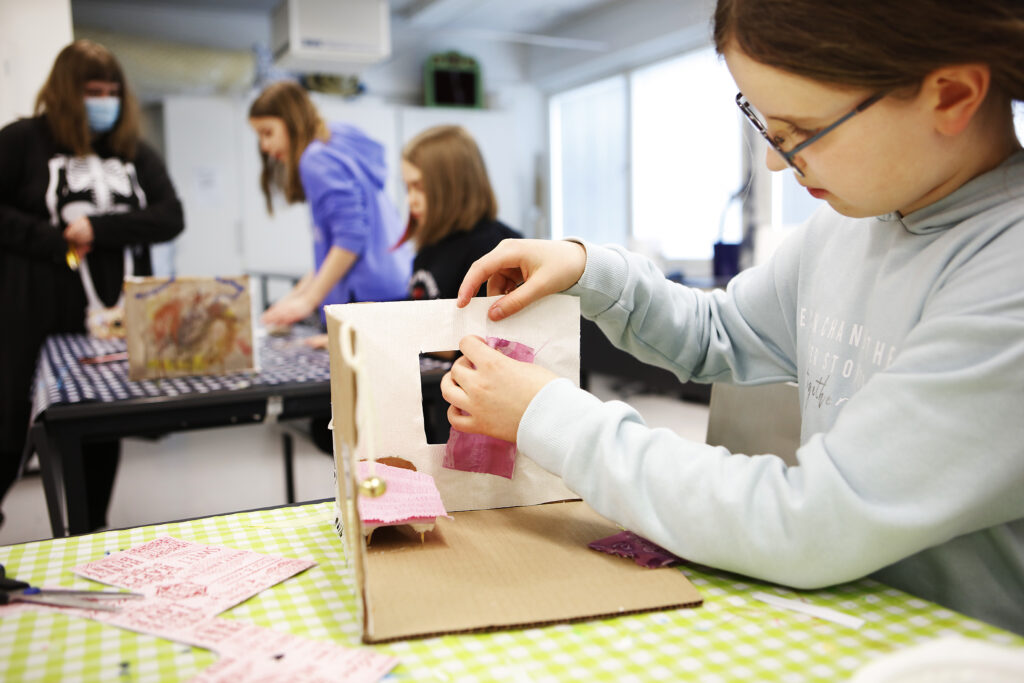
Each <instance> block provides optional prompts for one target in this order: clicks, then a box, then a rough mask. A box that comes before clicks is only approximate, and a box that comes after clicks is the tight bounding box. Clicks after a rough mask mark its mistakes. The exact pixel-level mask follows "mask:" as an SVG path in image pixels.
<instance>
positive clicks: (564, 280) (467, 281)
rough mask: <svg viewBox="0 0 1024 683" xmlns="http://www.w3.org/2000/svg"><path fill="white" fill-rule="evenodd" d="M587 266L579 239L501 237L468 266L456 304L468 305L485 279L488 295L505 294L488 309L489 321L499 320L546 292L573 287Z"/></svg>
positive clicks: (545, 294)
mask: <svg viewBox="0 0 1024 683" xmlns="http://www.w3.org/2000/svg"><path fill="white" fill-rule="evenodd" d="M586 265H587V251H586V249H584V248H583V245H582V244H579V243H578V242H566V241H562V240H525V239H514V240H502V242H501V243H500V244H499V245H498V246H497V247H495V248H494V249H493V250H492V251H491V252H490V253H488V254H485V255H484V256H482V257H480V258H479V259H477V260H476V261H475V262H474V263H473V265H472V266H470V268H469V271H467V272H466V277H465V278H464V279H463V280H462V286H461V287H459V297H458V300H457V303H456V305H457V306H459V308H462V307H463V306H465V305H466V304H468V303H469V300H470V299H471V298H473V295H474V294H475V293H476V292H477V291H478V290H479V289H480V285H482V284H483V283H484V282H486V283H487V295H488V296H494V295H495V294H504V296H503V297H501V298H500V299H498V300H497V301H495V302H494V304H493V305H492V306H491V308H490V310H489V311H488V312H487V315H488V317H489V318H490V319H491V320H501V319H502V318H507V317H508V316H510V315H512V314H513V313H518V312H519V311H521V310H523V309H524V308H526V307H527V306H528V305H530V304H531V303H533V302H534V301H536V300H538V299H540V298H543V297H545V296H547V295H548V294H555V293H557V292H562V291H565V290H566V289H568V288H569V287H572V286H573V285H574V284H576V282H578V281H579V279H580V276H581V275H583V269H584V268H585V267H586Z"/></svg>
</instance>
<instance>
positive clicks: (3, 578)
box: [0, 564, 146, 612]
mask: <svg viewBox="0 0 1024 683" xmlns="http://www.w3.org/2000/svg"><path fill="white" fill-rule="evenodd" d="M144 597H146V596H144V595H142V594H141V593H121V592H118V591H76V590H67V589H59V588H34V587H32V586H30V585H29V584H27V583H25V582H24V581H18V580H17V579H12V578H9V577H8V576H7V575H6V572H5V571H4V566H3V565H2V564H0V605H6V604H9V603H12V602H31V603H34V604H38V605H52V606H54V607H78V608H80V609H98V610H103V611H104V612H117V611H119V609H120V608H119V607H116V606H114V605H105V604H103V602H102V601H103V600H123V599H125V598H127V599H136V598H144Z"/></svg>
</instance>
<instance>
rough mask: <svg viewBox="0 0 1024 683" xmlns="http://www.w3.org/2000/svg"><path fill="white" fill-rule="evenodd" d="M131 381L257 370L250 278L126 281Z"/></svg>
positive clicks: (126, 318) (126, 320) (141, 279)
mask: <svg viewBox="0 0 1024 683" xmlns="http://www.w3.org/2000/svg"><path fill="white" fill-rule="evenodd" d="M124 287H125V331H126V335H125V341H126V344H127V349H128V377H129V379H132V380H141V379H154V378H159V377H182V376H186V375H221V374H226V373H230V372H237V371H242V370H254V369H255V368H256V358H255V353H254V347H253V321H252V317H253V313H252V304H251V297H250V295H249V278H248V276H245V275H243V276H239V277H178V278H167V277H130V278H125V285H124Z"/></svg>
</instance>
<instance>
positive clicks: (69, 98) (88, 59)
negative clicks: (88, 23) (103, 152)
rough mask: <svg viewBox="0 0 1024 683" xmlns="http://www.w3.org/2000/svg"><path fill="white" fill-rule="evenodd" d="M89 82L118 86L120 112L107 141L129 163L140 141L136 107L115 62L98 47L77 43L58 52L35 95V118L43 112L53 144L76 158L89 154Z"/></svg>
mask: <svg viewBox="0 0 1024 683" xmlns="http://www.w3.org/2000/svg"><path fill="white" fill-rule="evenodd" d="M88 81H109V82H112V83H117V84H118V85H119V86H121V113H120V115H119V116H118V118H117V122H116V123H115V124H114V127H113V128H112V129H111V131H110V132H109V133H108V134H107V136H106V140H107V143H108V144H109V145H110V148H111V151H112V152H114V154H116V155H118V156H119V157H121V158H123V159H133V158H134V157H135V146H136V145H137V144H138V141H139V105H138V102H136V100H135V96H134V95H133V94H132V91H131V89H130V88H129V87H128V83H127V81H125V78H124V71H122V69H121V65H120V64H119V63H118V61H117V58H116V57H114V55H113V53H111V52H110V50H108V49H107V48H105V47H103V46H102V45H100V44H99V43H94V42H92V41H91V40H76V41H75V42H73V43H71V44H70V45H68V46H66V47H65V48H64V49H63V50H61V51H60V54H58V55H57V59H56V60H54V62H53V68H52V69H50V75H49V76H48V77H47V79H46V83H44V84H43V87H42V89H41V90H40V91H39V94H38V95H37V96H36V110H35V111H36V114H46V121H47V123H48V124H49V126H50V130H51V131H52V133H53V137H54V139H55V140H56V141H57V144H58V145H60V146H62V147H65V148H67V149H69V150H71V152H72V154H74V155H75V156H86V155H88V154H91V153H92V152H93V151H94V150H93V148H92V137H93V135H92V132H91V131H90V130H89V120H88V117H86V115H85V84H86V83H87V82H88Z"/></svg>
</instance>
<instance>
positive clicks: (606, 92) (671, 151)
mask: <svg viewBox="0 0 1024 683" xmlns="http://www.w3.org/2000/svg"><path fill="white" fill-rule="evenodd" d="M735 95H736V86H735V85H734V83H733V80H732V77H731V76H730V75H729V72H728V71H727V70H726V68H725V65H724V63H722V62H721V61H720V60H719V59H718V57H717V56H716V55H715V53H714V51H713V50H712V49H711V48H706V49H701V50H697V51H694V52H690V53H687V54H685V55H683V56H681V57H676V58H672V59H669V60H666V61H662V62H658V63H655V64H652V65H649V66H646V67H643V68H640V69H637V70H635V71H632V72H630V73H628V74H621V75H617V76H614V77H611V78H608V79H605V80H602V81H598V82H595V83H591V84H589V85H586V86H583V87H581V88H576V89H574V90H569V91H566V92H563V93H560V94H558V95H556V96H554V97H552V98H551V104H550V112H549V113H550V130H551V220H552V230H551V233H552V237H554V238H561V237H564V236H570V235H575V236H579V237H584V238H586V239H589V240H592V241H594V242H598V243H615V244H621V245H624V246H627V247H631V248H638V249H641V250H644V251H649V252H654V253H656V254H658V255H659V256H661V257H664V258H665V259H667V260H669V261H672V262H676V263H679V262H685V261H701V262H704V263H705V264H706V263H707V262H709V261H710V259H711V255H712V250H713V245H714V243H715V242H716V241H718V240H720V239H722V240H724V241H727V242H738V241H739V240H740V239H741V238H742V227H741V223H742V218H741V210H740V202H736V201H732V197H733V195H734V194H735V193H736V191H737V190H739V189H740V187H741V185H743V159H742V150H741V145H742V136H741V134H740V131H741V129H740V127H739V126H740V125H741V120H740V115H739V111H738V110H737V108H736V105H735V103H734V97H735ZM680 265H682V264H680ZM706 268H709V266H706ZM686 272H688V273H691V272H694V271H692V270H690V269H689V267H686Z"/></svg>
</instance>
